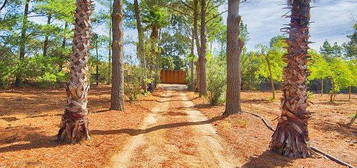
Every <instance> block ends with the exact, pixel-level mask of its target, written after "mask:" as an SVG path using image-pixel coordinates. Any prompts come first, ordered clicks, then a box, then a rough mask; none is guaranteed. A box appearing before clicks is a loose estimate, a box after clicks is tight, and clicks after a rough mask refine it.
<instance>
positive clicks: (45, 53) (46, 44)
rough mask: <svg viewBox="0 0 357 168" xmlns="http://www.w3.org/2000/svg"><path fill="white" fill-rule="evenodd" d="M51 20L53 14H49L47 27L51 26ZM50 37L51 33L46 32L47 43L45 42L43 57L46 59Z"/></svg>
mask: <svg viewBox="0 0 357 168" xmlns="http://www.w3.org/2000/svg"><path fill="white" fill-rule="evenodd" d="M51 19H52V15H51V14H48V16H47V26H49V25H51ZM48 36H49V33H48V32H46V33H45V41H44V42H43V52H42V55H43V56H44V57H46V56H47V49H48Z"/></svg>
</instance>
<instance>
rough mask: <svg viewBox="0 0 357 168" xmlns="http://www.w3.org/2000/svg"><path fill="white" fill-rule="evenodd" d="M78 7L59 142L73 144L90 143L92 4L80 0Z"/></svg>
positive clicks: (85, 0)
mask: <svg viewBox="0 0 357 168" xmlns="http://www.w3.org/2000/svg"><path fill="white" fill-rule="evenodd" d="M76 6H77V9H76V12H75V24H74V26H75V28H74V37H73V53H72V55H71V59H70V60H71V70H70V80H69V82H68V83H67V87H66V91H67V105H66V107H65V112H64V114H63V116H62V121H61V128H60V130H59V131H58V135H57V140H58V141H59V142H71V143H73V142H79V141H80V140H83V139H89V130H88V118H87V114H88V109H87V103H88V101H87V95H88V90H89V83H88V78H87V72H88V66H87V62H88V59H89V52H88V51H89V46H90V37H91V24H90V14H91V12H92V9H91V8H92V1H91V0H77V1H76Z"/></svg>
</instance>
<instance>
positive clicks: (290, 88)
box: [270, 0, 311, 158]
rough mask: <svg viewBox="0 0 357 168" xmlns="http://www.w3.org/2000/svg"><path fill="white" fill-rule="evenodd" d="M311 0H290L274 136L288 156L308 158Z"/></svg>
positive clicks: (273, 145)
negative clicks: (308, 68)
mask: <svg viewBox="0 0 357 168" xmlns="http://www.w3.org/2000/svg"><path fill="white" fill-rule="evenodd" d="M310 1H311V0H289V1H288V5H289V7H290V8H291V16H290V27H289V28H287V29H286V30H288V32H289V38H288V39H287V43H288V53H287V54H286V55H285V61H286V63H287V66H286V67H285V68H284V82H283V87H282V91H283V98H282V101H281V105H282V114H281V117H280V119H279V122H278V125H277V128H276V130H275V132H274V134H273V136H272V141H271V143H270V148H271V150H272V151H275V152H277V153H279V154H282V155H284V156H288V157H295V158H301V157H302V158H305V157H308V156H309V155H310V148H309V146H308V144H307V141H308V140H309V138H308V129H307V123H308V118H309V112H308V111H307V110H306V108H307V87H306V77H307V66H306V65H307V61H308V55H307V50H308V48H309V47H308V43H309V41H308V39H309V27H308V26H309V22H310Z"/></svg>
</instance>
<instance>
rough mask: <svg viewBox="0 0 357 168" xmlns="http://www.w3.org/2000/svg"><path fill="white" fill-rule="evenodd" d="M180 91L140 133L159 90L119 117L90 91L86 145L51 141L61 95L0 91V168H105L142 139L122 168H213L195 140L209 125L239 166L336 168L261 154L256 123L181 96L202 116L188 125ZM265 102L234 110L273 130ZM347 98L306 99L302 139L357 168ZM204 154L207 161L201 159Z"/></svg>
mask: <svg viewBox="0 0 357 168" xmlns="http://www.w3.org/2000/svg"><path fill="white" fill-rule="evenodd" d="M182 92H183V91H172V96H170V100H168V102H169V108H168V109H167V110H166V111H165V110H163V111H159V112H157V114H155V119H153V121H154V122H151V121H150V120H149V121H150V123H151V124H149V125H147V126H146V127H145V128H143V127H142V126H143V123H145V121H146V118H147V117H148V116H150V115H151V114H153V110H152V109H153V108H155V107H156V106H159V107H160V103H162V102H163V101H162V100H163V98H165V96H164V93H166V91H163V90H157V91H156V92H155V93H154V94H153V95H149V96H140V97H139V100H138V101H134V102H132V103H129V102H126V109H125V112H120V111H109V110H107V109H108V108H109V105H110V88H109V87H108V86H100V87H97V88H95V87H93V88H92V89H91V91H90V94H89V111H90V115H89V120H90V130H91V132H90V133H91V140H89V141H83V142H82V143H80V144H65V145H59V144H57V143H56V142H55V135H56V133H57V131H58V129H59V127H58V126H59V123H60V117H61V114H62V113H63V106H64V104H65V98H66V97H65V92H64V90H63V89H48V90H43V89H42V90H41V89H17V90H2V91H0V167H1V168H2V167H6V168H7V167H16V168H23V167H26V168H27V167H71V168H72V167H73V168H77V167H86V168H87V167H89V168H90V167H98V168H102V167H110V166H112V165H113V164H112V159H113V156H115V155H118V153H120V152H122V151H123V150H124V148H125V146H126V145H127V144H128V143H130V141H132V139H133V137H137V136H136V135H143V136H142V137H143V138H142V140H143V143H142V144H141V145H139V146H138V147H137V148H135V150H133V155H132V156H131V155H130V158H129V159H130V160H129V162H128V163H129V165H130V166H129V167H175V168H176V167H190V168H191V167H200V168H201V167H217V166H214V165H210V163H209V161H211V160H210V159H212V158H209V157H211V156H213V155H212V153H207V151H209V150H211V151H212V150H213V151H214V150H215V148H212V146H207V144H204V143H205V141H202V140H201V139H202V136H206V137H207V135H202V134H204V133H203V132H204V131H203V130H202V131H203V132H202V131H200V129H202V128H204V127H202V126H208V125H209V124H212V125H213V126H214V128H215V129H216V130H217V134H218V136H220V137H219V138H215V139H218V141H217V142H219V143H221V144H223V146H224V148H225V149H224V151H223V155H226V153H231V154H233V155H234V156H235V157H236V158H237V159H238V160H239V161H240V162H241V164H242V167H246V168H272V167H274V168H275V167H290V168H302V167H304V168H335V167H336V168H342V167H343V166H340V165H338V164H336V163H335V162H332V161H330V160H327V159H325V158H323V157H321V156H319V155H317V154H314V155H313V157H311V158H307V159H289V158H286V157H282V156H280V155H277V154H274V153H272V152H270V151H269V150H268V146H269V141H270V136H271V135H272V132H271V131H269V130H268V129H267V128H266V127H265V126H264V125H263V123H262V122H261V121H260V119H257V118H256V117H254V116H251V115H249V114H246V113H243V114H238V115H232V116H229V117H227V118H224V117H220V115H221V114H222V113H223V111H224V106H223V105H222V106H209V105H207V101H206V100H204V99H203V98H198V96H197V95H196V94H195V93H192V92H187V91H185V92H184V93H185V94H187V95H188V97H189V99H190V100H192V101H193V102H194V104H195V106H194V107H193V108H194V109H195V110H198V111H200V112H202V113H203V114H204V115H205V116H206V117H207V120H206V121H202V122H201V121H199V122H197V121H196V122H193V121H190V119H189V115H188V114H190V113H188V112H187V110H188V108H187V107H184V103H183V101H182V98H181V97H180V96H179V95H180V93H182ZM269 97H270V93H268V92H243V93H242V108H243V110H244V111H249V112H254V113H258V114H260V115H262V116H264V117H265V118H266V119H267V120H268V121H269V122H270V123H271V125H272V126H273V127H275V125H276V120H274V119H276V118H277V117H278V116H279V115H280V110H279V100H278V99H277V100H274V101H269ZM279 97H280V94H279ZM347 97H348V96H347V95H338V96H337V102H336V103H334V104H331V103H328V95H323V96H322V97H320V95H314V98H312V99H311V101H312V102H313V103H314V104H313V105H311V106H310V107H309V110H310V111H311V112H312V117H311V119H310V122H309V131H310V140H311V143H312V144H313V145H314V146H316V147H318V148H320V149H321V150H323V151H326V152H327V153H330V154H332V155H334V156H336V157H338V158H340V159H342V160H344V161H346V162H349V163H351V164H352V165H354V166H357V161H356V159H355V158H357V152H356V151H357V147H356V143H357V138H356V133H357V132H356V129H357V128H356V124H354V125H353V126H352V128H346V127H344V126H341V125H342V124H341V123H347V122H348V121H349V119H350V118H351V117H352V115H353V114H354V113H355V112H356V109H357V96H356V95H353V99H352V100H350V101H348V100H347ZM144 120H145V121H144ZM208 137H212V135H209V136H208ZM206 148H207V149H206ZM205 152H206V153H207V155H202V154H204V153H205ZM213 153H215V152H213ZM204 156H208V157H207V158H205V157H204ZM153 159H154V160H153ZM155 159H156V160H155ZM207 159H208V160H207ZM215 159H217V158H214V159H213V160H215ZM218 160H219V159H218ZM149 162H150V163H149ZM204 163H205V164H204Z"/></svg>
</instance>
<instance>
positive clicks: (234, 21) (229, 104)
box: [223, 0, 244, 115]
mask: <svg viewBox="0 0 357 168" xmlns="http://www.w3.org/2000/svg"><path fill="white" fill-rule="evenodd" d="M239 2H240V1H239V0H238V1H237V0H228V18H227V92H226V110H225V112H224V113H223V114H224V115H229V114H234V113H240V112H241V106H240V89H241V75H240V73H241V70H240V54H241V52H242V48H243V45H244V44H243V41H242V40H240V39H239V34H240V30H239V24H240V21H241V17H240V16H239Z"/></svg>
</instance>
